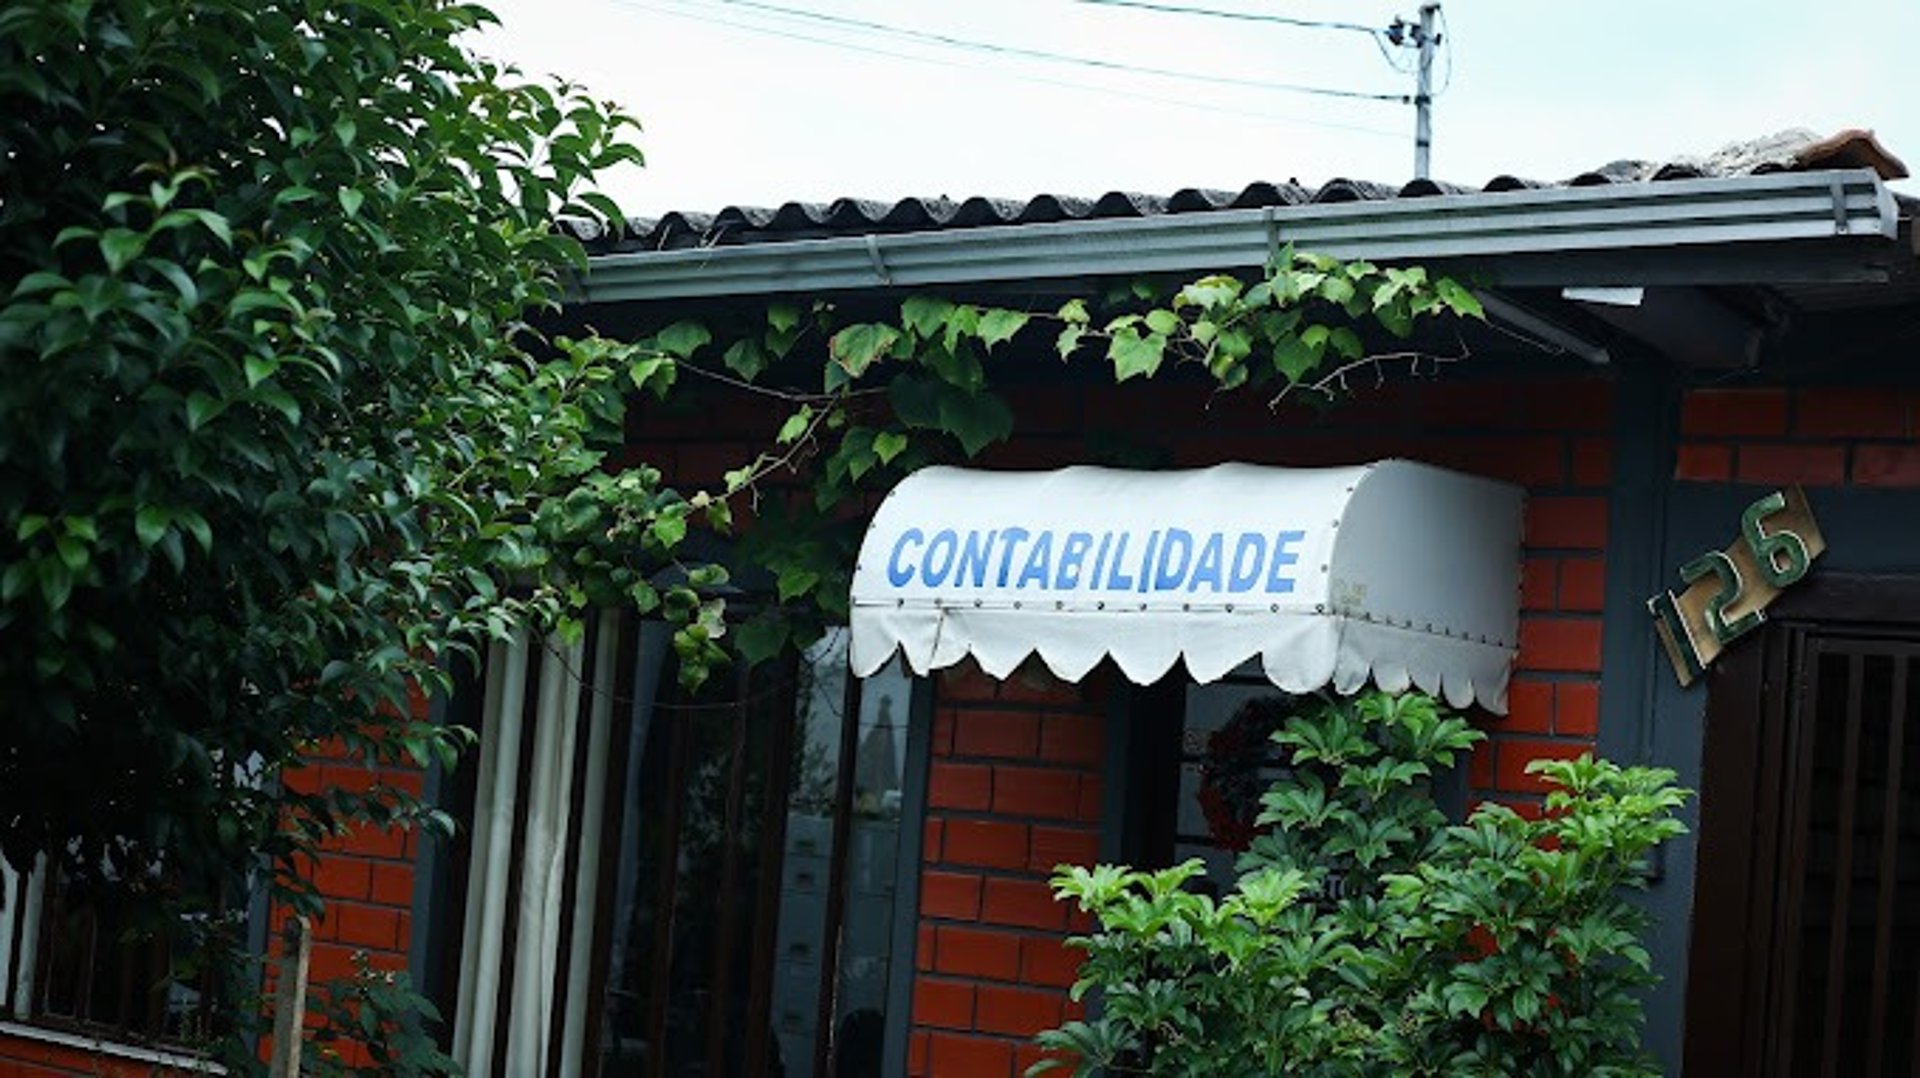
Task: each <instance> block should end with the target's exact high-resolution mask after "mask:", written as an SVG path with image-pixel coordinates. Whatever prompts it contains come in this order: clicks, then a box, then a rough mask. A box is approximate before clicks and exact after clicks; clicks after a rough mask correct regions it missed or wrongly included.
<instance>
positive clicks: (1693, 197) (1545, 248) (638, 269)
mask: <svg viewBox="0 0 1920 1078" xmlns="http://www.w3.org/2000/svg"><path fill="white" fill-rule="evenodd" d="M1898 233H1899V217H1898V209H1897V207H1896V205H1895V203H1894V197H1893V193H1892V192H1891V191H1890V190H1889V189H1888V188H1887V186H1886V185H1885V184H1884V183H1883V182H1881V180H1880V179H1879V177H1878V176H1877V175H1875V174H1874V173H1873V172H1872V171H1870V170H1867V169H1852V170H1846V171H1830V172H1789V173H1773V174H1770V175H1764V176H1740V177H1728V178H1717V179H1700V180H1667V181H1661V182H1653V183H1632V184H1611V185H1605V186H1594V187H1561V188H1543V189H1538V190H1530V191H1502V192H1496V193H1478V194H1467V195H1436V196H1430V197H1424V198H1396V199H1383V200H1378V201H1360V202H1345V203H1327V204H1318V205H1304V206H1269V207H1265V208H1261V209H1249V210H1219V211H1210V212H1201V213H1185V214H1163V215H1157V216H1150V217H1137V218H1134V217H1129V218H1107V219H1098V220H1086V221H1062V222H1054V223H1047V224H1028V225H1009V226H993V227H986V228H964V229H950V230H945V231H928V232H907V233H884V234H882V233H875V234H866V235H851V236H837V237H832V238H827V239H814V240H794V241H788V242H777V243H758V244H743V245H740V246H733V247H711V248H699V249H693V250H676V251H645V252H624V253H614V254H605V255H598V256H595V257H593V258H591V259H590V260H589V263H588V266H589V268H588V273H587V276H586V277H585V278H584V279H583V280H582V281H581V282H580V283H579V285H578V286H577V289H576V291H575V294H574V295H573V296H572V297H571V298H572V299H573V300H574V301H575V302H586V303H619V302H629V301H646V300H664V299H687V298H696V297H702V298H721V297H727V296H743V297H744V296H764V295H778V294H792V293H818V292H844V291H855V290H862V289H879V288H915V287H922V286H927V285H952V284H971V283H983V282H994V281H1002V282H1005V281H1027V280H1032V281H1040V280H1056V279H1063V278H1074V277H1085V276H1105V275H1112V274H1138V273H1161V272H1167V273H1192V272H1230V271H1235V270H1246V269H1258V268H1260V267H1262V266H1265V265H1266V264H1267V262H1268V260H1269V258H1270V257H1271V256H1272V255H1273V254H1274V253H1275V252H1276V251H1278V250H1279V249H1280V247H1281V246H1282V245H1283V244H1288V243H1291V244H1294V245H1295V246H1296V247H1298V248H1301V249H1305V250H1314V251H1319V252H1322V253H1325V254H1330V255H1334V256H1336V257H1339V258H1344V259H1357V258H1367V259H1373V260H1377V261H1400V260H1424V261H1433V260H1474V259H1486V258H1494V257H1499V256H1512V255H1529V254H1535V255H1537V254H1554V255H1565V254H1580V253H1583V252H1584V253H1595V254H1599V253H1605V252H1619V251H1623V250H1631V249H1653V250H1663V251H1672V250H1674V249H1677V248H1694V249H1699V248H1704V247H1722V248H1724V247H1729V246H1733V247H1737V246H1739V245H1744V244H1766V243H1774V244H1777V243H1779V242H1781V241H1806V240H1826V241H1832V240H1834V239H1836V238H1840V239H1842V240H1855V241H1857V240H1870V241H1890V240H1893V239H1895V238H1896V237H1897V236H1898Z"/></svg>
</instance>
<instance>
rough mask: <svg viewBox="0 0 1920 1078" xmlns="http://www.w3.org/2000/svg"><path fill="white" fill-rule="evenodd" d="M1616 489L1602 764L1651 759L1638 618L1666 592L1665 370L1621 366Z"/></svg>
mask: <svg viewBox="0 0 1920 1078" xmlns="http://www.w3.org/2000/svg"><path fill="white" fill-rule="evenodd" d="M1613 408H1614V420H1613V486H1612V488H1611V490H1610V491H1609V492H1608V499H1607V548H1606V557H1607V577H1606V580H1607V583H1606V603H1605V611H1606V621H1605V623H1604V624H1603V625H1602V626H1601V659H1600V670H1601V676H1600V734H1599V738H1598V742H1599V745H1598V749H1599V753H1600V755H1602V756H1605V757H1607V758H1608V759H1611V760H1616V761H1619V762H1622V763H1647V762H1649V761H1650V760H1651V759H1652V756H1653V721H1654V717H1653V716H1654V687H1655V683H1654V680H1653V675H1655V674H1657V673H1659V667H1658V665H1657V664H1658V663H1660V662H1663V661H1664V659H1662V658H1661V656H1659V655H1658V654H1656V651H1657V648H1658V646H1659V645H1658V644H1657V643H1656V642H1655V639H1654V635H1653V633H1652V632H1651V631H1650V626H1651V621H1650V619H1649V617H1647V616H1643V615H1642V611H1644V610H1645V608H1646V600H1647V597H1648V596H1650V595H1653V594H1654V593H1655V592H1657V591H1659V590H1660V589H1661V588H1662V587H1664V586H1665V585H1664V584H1663V583H1662V581H1663V580H1664V579H1665V577H1666V574H1667V570H1666V567H1665V566H1664V565H1663V564H1662V561H1661V556H1662V554H1663V553H1664V551H1665V549H1666V537H1667V494H1668V490H1669V488H1670V487H1671V486H1672V476H1673V465H1674V457H1675V453H1676V452H1677V450H1676V448H1675V447H1676V444H1677V441H1678V437H1679V411H1680V386H1679V384H1678V382H1677V381H1675V380H1674V377H1673V375H1672V373H1671V372H1670V370H1669V369H1668V368H1667V367H1666V366H1665V365H1664V364H1656V363H1650V362H1643V363H1626V364H1622V365H1621V368H1620V378H1619V380H1618V381H1617V382H1616V383H1615V390H1614V403H1613Z"/></svg>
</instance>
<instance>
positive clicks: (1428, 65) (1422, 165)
mask: <svg viewBox="0 0 1920 1078" xmlns="http://www.w3.org/2000/svg"><path fill="white" fill-rule="evenodd" d="M1439 10H1440V5H1439V4H1438V3H1426V4H1421V5H1420V29H1419V31H1418V32H1417V34H1416V36H1415V38H1414V40H1415V41H1416V42H1418V43H1419V45H1420V68H1419V74H1417V75H1416V76H1415V79H1414V84H1413V178H1414V179H1416V180H1424V179H1426V178H1427V171H1428V168H1427V166H1428V160H1427V159H1428V158H1429V157H1431V156H1432V155H1433V47H1434V46H1435V45H1436V44H1438V43H1439V42H1438V40H1437V39H1436V38H1435V37H1434V36H1433V15H1434V13H1435V12H1437V11H1439Z"/></svg>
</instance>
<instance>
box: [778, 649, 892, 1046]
mask: <svg viewBox="0 0 1920 1078" xmlns="http://www.w3.org/2000/svg"><path fill="white" fill-rule="evenodd" d="M847 678H848V674H847V633H846V630H844V629H836V630H833V631H832V632H829V633H828V634H827V635H826V636H825V637H823V638H822V639H821V640H820V641H819V642H818V643H817V644H815V645H814V646H813V647H812V648H810V649H808V651H807V653H806V655H805V656H804V659H803V662H802V663H801V666H800V688H801V691H800V692H799V693H798V694H797V698H796V719H795V722H796V730H795V736H794V741H793V745H794V781H793V783H792V786H791V789H790V793H789V796H788V800H787V818H786V850H785V865H784V871H783V873H782V878H781V891H780V925H779V932H778V935H777V941H776V944H775V950H774V961H775V976H774V985H775V996H774V1001H773V1002H774V1024H775V1029H776V1030H777V1031H778V1034H779V1038H780V1042H781V1049H782V1052H781V1054H782V1057H783V1059H784V1061H785V1064H786V1073H787V1074H788V1075H800V1076H813V1075H821V1074H828V1073H830V1074H834V1075H864V1074H878V1073H879V1067H880V1051H881V1041H882V1031H883V1028H884V1022H883V1020H882V1017H881V1016H882V1015H883V1014H884V1013H885V1011H886V988H887V976H888V972H889V962H890V958H891V952H892V940H893V913H894V907H893V895H894V879H895V873H896V868H897V866H896V859H897V853H898V849H899V840H900V803H901V788H902V782H903V776H904V774H905V771H906V751H907V728H906V724H907V716H908V706H907V704H908V699H909V695H910V693H911V690H912V683H911V681H910V680H909V679H908V677H907V676H906V674H905V673H904V672H903V671H902V669H901V668H900V667H899V666H898V664H894V665H890V666H888V667H886V668H885V669H883V670H882V671H880V672H879V673H878V674H875V675H874V676H873V677H871V678H868V679H866V680H865V681H863V682H860V683H859V684H858V685H857V686H856V687H855V688H856V692H855V693H854V694H853V699H854V700H855V701H856V702H855V704H854V708H853V711H852V714H851V716H850V715H849V712H848V701H849V694H848V692H847ZM836 870H837V871H836ZM836 915H837V916H836ZM836 924H837V926H838V928H837V930H836ZM822 1023H828V1024H829V1026H830V1028H822ZM825 1060H832V1064H831V1070H824V1069H823V1066H822V1063H823V1061H825Z"/></svg>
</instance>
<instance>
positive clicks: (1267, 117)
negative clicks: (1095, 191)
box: [615, 0, 1405, 139]
mask: <svg viewBox="0 0 1920 1078" xmlns="http://www.w3.org/2000/svg"><path fill="white" fill-rule="evenodd" d="M615 2H616V3H618V4H619V5H620V6H622V7H628V8H634V9H636V10H641V11H650V12H654V13H655V14H660V15H666V16H669V17H672V18H679V19H688V20H691V21H694V22H702V23H707V24H709V25H713V26H724V27H728V28H731V29H735V30H744V31H747V32H749V33H757V34H765V35H767V36H770V37H777V38H784V39H787V40H791V41H800V42H805V43H808V44H814V45H824V46H827V47H830V48H837V49H845V50H848V51H850V52H858V53H865V54H868V55H872V56H883V57H887V58H890V59H895V60H904V61H908V62H911V63H922V64H932V65H935V66H939V67H947V68H953V69H956V70H961V71H977V70H980V69H979V68H978V67H977V66H976V65H974V64H969V63H965V62H960V61H955V60H945V59H941V58H939V57H936V56H923V55H918V54H915V53H908V52H898V51H895V50H892V49H882V48H876V47H874V46H871V45H867V44H862V43H859V42H853V41H842V40H837V39H834V38H829V37H819V36H815V35H812V34H806V33H801V32H799V31H794V30H787V29H782V28H779V27H774V26H768V25H765V24H762V23H754V22H740V21H734V20H729V19H722V18H716V17H714V16H712V15H708V14H699V13H696V12H693V11H689V10H686V8H685V7H663V6H660V5H659V4H651V3H644V2H641V0H615ZM668 2H669V3H676V4H682V5H684V4H691V3H696V2H697V0H668ZM698 6H707V5H698ZM1002 73H1003V74H1004V75H1006V77H1008V78H1011V79H1015V80H1018V81H1021V82H1030V83H1037V84H1039V85H1043V86H1054V87H1059V88H1061V89H1067V90H1077V91H1080V92H1082V93H1090V94H1098V95H1105V96H1109V97H1119V98H1127V99H1131V100H1135V101H1144V102H1148V103H1150V104H1155V105H1162V106H1166V107H1168V108H1180V109H1189V110H1194V111H1199V112H1211V113H1218V114H1222V115H1228V116H1242V117H1246V118H1248V119H1254V120H1262V121H1266V122H1269V123H1276V124H1289V125H1296V126H1301V127H1317V128H1325V129H1327V130H1330V131H1347V132H1352V133H1354V134H1361V135H1372V136H1374V137H1376V138H1388V139H1400V138H1403V137H1405V135H1404V133H1403V132H1399V131H1389V130H1387V129H1385V128H1379V127H1368V126H1366V125H1364V124H1349V123H1340V122H1338V121H1334V120H1323V119H1314V118H1309V117H1305V116H1296V115H1290V114H1283V113H1274V112H1264V111H1261V110H1258V109H1243V108H1235V107H1234V106H1231V105H1216V104H1212V103H1209V102H1204V101H1194V100H1191V99H1189V98H1181V97H1166V96H1163V95H1161V94H1153V93H1144V92H1140V91H1134V90H1124V89H1120V88H1117V87H1110V86H1095V85H1091V84H1088V83H1084V82H1072V81H1068V80H1065V79H1054V78H1048V77H1046V76H1044V75H1034V74H1028V73H1024V72H1017V71H1005V72H1002Z"/></svg>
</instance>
